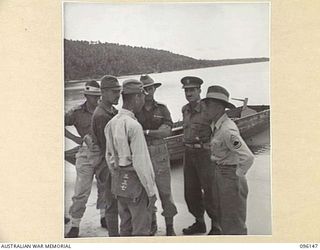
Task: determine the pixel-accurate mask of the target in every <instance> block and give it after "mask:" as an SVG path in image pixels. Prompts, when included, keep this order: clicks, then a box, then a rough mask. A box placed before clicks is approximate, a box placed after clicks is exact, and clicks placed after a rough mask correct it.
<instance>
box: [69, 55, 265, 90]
mask: <svg viewBox="0 0 320 250" xmlns="http://www.w3.org/2000/svg"><path fill="white" fill-rule="evenodd" d="M241 59H243V58H239V60H241ZM223 60H237V59H222V60H221V61H223ZM218 61H220V60H217V62H218ZM269 61H270V59H269V58H267V60H261V61H253V62H243V63H227V64H221V65H215V66H207V67H200V68H190V69H179V70H171V71H161V72H151V73H147V74H161V73H167V72H173V71H177V72H179V71H184V70H194V69H206V68H216V67H226V66H233V65H241V64H251V63H263V62H269ZM141 74H144V73H132V74H129V75H121V76H116V77H117V78H120V79H121V78H126V77H129V76H134V75H141ZM101 77H103V76H101ZM101 77H99V78H95V79H89V78H86V79H79V80H64V85H65V86H66V85H73V84H77V83H81V82H86V81H91V80H93V81H100V79H101Z"/></svg>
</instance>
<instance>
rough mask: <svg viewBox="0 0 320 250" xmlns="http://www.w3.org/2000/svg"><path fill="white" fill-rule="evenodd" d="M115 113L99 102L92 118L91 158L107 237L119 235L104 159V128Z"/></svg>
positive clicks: (115, 204) (108, 175) (113, 109)
mask: <svg viewBox="0 0 320 250" xmlns="http://www.w3.org/2000/svg"><path fill="white" fill-rule="evenodd" d="M117 112H118V111H117V110H116V109H115V108H114V107H111V109H108V108H107V107H106V105H105V104H104V103H103V102H100V103H99V105H98V107H97V108H96V110H95V112H94V114H93V116H92V137H93V142H94V145H95V146H96V147H95V148H94V149H92V150H91V156H92V157H91V158H92V161H94V162H95V164H96V167H95V168H96V178H97V180H99V182H100V183H101V185H103V191H101V197H103V200H102V202H101V206H102V207H105V208H106V222H107V228H108V231H109V236H117V235H118V234H119V233H118V208H117V201H116V199H115V198H114V197H113V195H112V193H111V175H110V172H109V170H108V166H107V162H106V159H105V152H106V137H105V134H104V128H105V126H106V125H107V123H108V122H109V121H110V120H111V119H112V117H114V116H115V115H116V114H117Z"/></svg>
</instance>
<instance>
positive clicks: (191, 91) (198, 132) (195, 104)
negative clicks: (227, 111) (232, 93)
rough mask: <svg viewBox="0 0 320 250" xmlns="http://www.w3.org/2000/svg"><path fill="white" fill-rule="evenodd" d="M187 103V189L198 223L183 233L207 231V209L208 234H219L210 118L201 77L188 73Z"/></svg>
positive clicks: (185, 126)
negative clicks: (214, 190) (211, 153)
mask: <svg viewBox="0 0 320 250" xmlns="http://www.w3.org/2000/svg"><path fill="white" fill-rule="evenodd" d="M181 83H182V84H183V87H182V88H183V89H184V91H185V96H186V99H187V101H188V102H189V103H188V104H186V105H184V106H183V108H182V115H183V133H184V144H185V156H184V193H185V200H186V203H187V206H188V210H189V212H190V213H191V214H192V215H193V216H194V217H195V223H194V224H192V225H191V226H189V227H188V228H185V229H183V234H185V235H192V234H199V233H206V224H205V221H204V211H206V212H207V214H208V215H209V217H210V219H211V230H210V231H209V235H213V234H220V233H221V229H220V226H219V223H218V208H217V206H218V203H217V201H216V200H215V197H214V192H213V189H212V187H213V183H214V170H215V164H214V163H213V162H211V160H210V136H211V128H210V121H209V119H208V117H207V114H206V106H205V105H204V103H203V102H201V100H200V93H201V88H200V86H201V84H202V83H203V81H202V79H200V78H198V77H195V76H186V77H184V78H182V79H181Z"/></svg>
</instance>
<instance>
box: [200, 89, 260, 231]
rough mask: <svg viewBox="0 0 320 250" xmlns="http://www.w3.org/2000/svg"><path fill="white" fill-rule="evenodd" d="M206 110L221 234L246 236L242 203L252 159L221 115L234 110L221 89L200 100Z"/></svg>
mask: <svg viewBox="0 0 320 250" xmlns="http://www.w3.org/2000/svg"><path fill="white" fill-rule="evenodd" d="M203 100H204V102H205V103H206V106H207V113H208V117H209V119H210V121H211V128H212V131H213V134H212V136H211V151H212V160H213V161H214V162H216V166H217V167H216V171H215V180H216V181H215V184H216V187H217V188H215V189H214V190H215V191H216V192H217V195H216V196H217V198H218V201H219V215H220V216H219V219H220V226H221V228H222V234H227V235H231V234H247V227H246V224H245V222H246V213H247V212H246V203H247V195H248V185H247V180H246V177H245V175H246V173H247V171H248V170H249V168H250V167H251V166H252V164H253V161H254V156H253V154H252V152H251V151H250V149H249V148H248V146H247V145H246V143H245V142H244V140H243V139H242V138H241V136H240V133H239V130H238V127H237V126H236V124H235V123H234V122H233V121H232V120H231V119H230V118H229V117H228V116H227V114H226V113H225V109H226V108H234V107H235V106H234V105H233V104H232V103H230V102H229V93H228V91H227V90H226V89H225V88H223V87H221V86H217V85H214V86H210V87H209V88H208V92H207V96H206V98H204V99H203Z"/></svg>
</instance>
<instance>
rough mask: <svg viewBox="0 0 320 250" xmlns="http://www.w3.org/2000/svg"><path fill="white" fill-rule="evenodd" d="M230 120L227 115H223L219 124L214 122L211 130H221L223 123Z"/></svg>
mask: <svg viewBox="0 0 320 250" xmlns="http://www.w3.org/2000/svg"><path fill="white" fill-rule="evenodd" d="M227 118H228V116H227V114H223V115H222V116H221V117H220V118H219V119H218V121H217V122H212V123H211V125H210V127H211V130H212V131H214V129H215V128H216V129H219V128H220V127H221V125H222V123H223V122H224V121H225V120H226V119H227Z"/></svg>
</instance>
